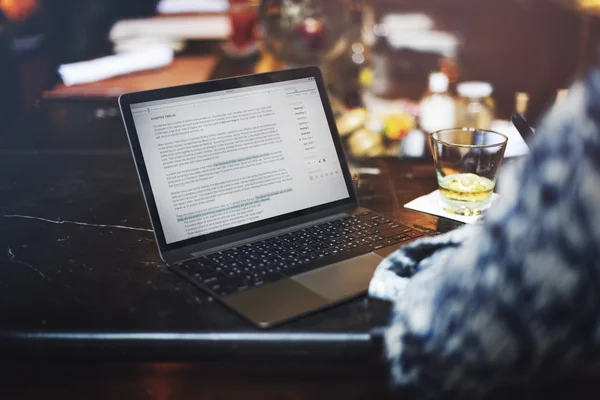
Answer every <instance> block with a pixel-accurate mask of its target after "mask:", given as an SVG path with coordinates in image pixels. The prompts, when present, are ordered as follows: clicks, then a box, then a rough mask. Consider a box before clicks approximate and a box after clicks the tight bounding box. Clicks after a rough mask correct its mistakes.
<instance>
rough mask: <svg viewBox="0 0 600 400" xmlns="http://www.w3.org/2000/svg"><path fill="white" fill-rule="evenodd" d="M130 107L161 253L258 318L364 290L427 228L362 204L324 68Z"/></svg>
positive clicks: (231, 82) (126, 116) (146, 95)
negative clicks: (394, 255) (392, 255)
mask: <svg viewBox="0 0 600 400" xmlns="http://www.w3.org/2000/svg"><path fill="white" fill-rule="evenodd" d="M119 105H120V108H121V113H122V116H123V120H124V123H125V128H126V130H127V135H128V137H129V142H130V145H131V150H132V153H133V157H134V160H135V165H136V167H137V172H138V175H139V179H140V183H141V186H142V189H143V193H144V196H145V201H146V205H147V207H148V212H149V215H150V219H151V221H152V226H153V229H154V234H155V238H156V242H157V244H158V248H159V251H160V255H161V257H162V259H163V260H164V261H165V262H166V263H167V264H168V265H169V266H170V267H172V268H173V269H174V271H176V272H177V273H178V274H180V275H182V276H183V277H184V278H186V279H188V280H189V281H191V282H192V283H193V284H195V285H196V286H198V287H199V288H202V289H204V290H205V291H207V292H208V293H210V295H212V296H214V298H216V299H218V300H219V301H221V302H222V303H223V304H225V305H226V306H227V307H229V308H231V309H232V310H234V311H236V312H237V313H238V314H240V315H241V316H243V317H245V318H246V319H247V320H248V321H250V322H252V323H253V324H255V325H256V326H258V327H262V328H269V327H272V326H274V325H277V324H280V323H282V322H284V321H287V320H290V319H292V318H296V317H299V316H302V315H305V314H308V313H311V312H314V311H317V310H320V309H323V308H326V307H330V306H332V305H334V304H337V303H340V302H343V301H346V300H349V299H351V298H354V297H357V296H360V295H362V294H364V293H365V292H366V290H367V289H368V286H369V282H370V280H371V277H372V276H373V272H374V271H375V268H376V267H377V265H378V264H379V263H380V262H381V260H382V259H383V258H384V257H385V256H387V255H388V254H390V253H391V252H393V251H394V250H396V249H398V248H399V247H401V246H403V245H405V244H406V243H408V242H410V241H412V240H415V239H416V238H418V237H420V236H423V235H424V233H423V232H419V231H416V230H414V229H411V228H410V227H408V226H405V225H402V224H400V223H397V222H395V221H392V220H389V219H387V218H385V217H383V216H381V215H378V214H376V213H375V212H372V211H370V210H367V209H364V208H361V207H359V205H358V200H357V195H356V192H355V188H354V185H353V182H352V178H351V174H350V171H349V168H348V163H347V161H346V158H345V155H344V151H343V148H342V143H341V141H340V137H339V135H338V131H337V128H336V125H335V120H334V116H333V113H332V110H331V107H330V104H329V100H328V96H327V92H326V89H325V85H324V82H323V77H322V75H321V73H320V71H319V69H318V68H316V67H307V68H299V69H292V70H285V71H278V72H272V73H266V74H258V75H249V76H242V77H235V78H230V79H223V80H216V81H209V82H203V83H197V84H191V85H185V86H177V87H169V88H163V89H157V90H150V91H143V92H136V93H129V94H124V95H123V96H121V97H120V99H119Z"/></svg>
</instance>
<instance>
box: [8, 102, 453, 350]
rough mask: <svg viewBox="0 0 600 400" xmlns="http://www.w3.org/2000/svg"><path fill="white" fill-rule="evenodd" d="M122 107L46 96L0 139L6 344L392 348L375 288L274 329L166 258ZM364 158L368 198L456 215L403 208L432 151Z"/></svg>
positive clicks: (420, 217)
mask: <svg viewBox="0 0 600 400" xmlns="http://www.w3.org/2000/svg"><path fill="white" fill-rule="evenodd" d="M98 110H103V111H102V112H101V111H98ZM111 110H112V105H110V104H108V105H107V104H95V103H86V104H79V103H68V102H53V103H49V104H41V105H40V107H38V108H37V109H31V110H28V111H27V112H26V113H25V114H24V115H23V116H22V117H21V118H19V119H18V120H17V121H16V122H15V123H14V124H13V125H12V126H11V127H10V128H9V129H6V130H5V131H4V132H3V133H2V136H1V137H0V170H2V173H1V174H0V285H1V286H2V288H1V290H0V304H2V309H3V311H2V312H1V313H0V352H2V353H3V354H4V355H5V356H12V357H17V358H23V357H38V358H39V357H47V356H48V357H51V356H54V355H57V354H60V356H61V357H63V358H64V357H77V358H82V357H83V358H85V357H105V358H109V359H110V358H117V359H128V360H135V359H138V358H144V359H157V360H159V359H160V360H181V359H200V360H201V359H208V358H211V357H221V356H223V357H234V358H237V357H245V356H252V355H261V356H277V357H285V356H300V357H310V356H317V355H318V356H319V357H357V356H360V357H363V356H364V357H378V356H379V355H380V348H379V346H378V344H377V343H378V342H377V340H374V336H376V335H373V332H374V330H375V332H376V331H377V328H379V327H382V326H384V325H385V323H386V321H387V318H388V315H389V310H390V307H389V304H387V303H385V302H381V301H377V300H373V299H368V298H367V297H363V298H359V299H356V300H354V301H350V302H347V303H345V304H342V305H339V306H336V307H333V308H331V309H329V310H326V311H323V312H319V313H316V314H312V315H309V316H306V317H304V318H301V319H298V320H295V321H292V322H290V323H287V324H284V325H282V326H281V327H278V328H276V329H271V330H269V331H261V330H258V329H256V328H254V327H253V326H251V325H250V324H249V323H247V322H246V321H244V320H243V319H242V318H240V317H239V316H237V315H235V314H233V313H232V312H230V311H228V310H227V309H225V308H224V307H223V306H222V305H221V304H219V303H218V302H217V301H215V300H214V299H212V298H211V297H210V296H208V295H207V294H205V293H204V292H202V291H201V290H198V289H197V288H195V287H193V286H192V285H191V284H189V283H187V282H186V281H184V280H183V279H181V278H180V277H178V276H177V275H176V274H174V273H173V272H172V271H171V270H170V269H169V268H168V267H166V266H165V264H164V262H163V261H162V260H161V259H160V257H159V254H158V251H157V248H156V245H155V243H154V238H153V234H152V232H151V230H150V222H149V219H148V215H147V212H146V208H145V204H144V201H143V197H142V194H141V191H140V187H139V183H138V179H137V175H136V172H135V168H134V165H133V161H132V157H131V155H130V152H129V149H128V146H127V142H126V136H125V133H124V129H123V126H122V123H121V121H120V118H119V117H118V116H116V115H112V116H111V113H113V111H114V110H112V111H111ZM99 116H100V117H99ZM355 164H356V165H357V166H359V167H360V166H363V167H373V168H378V169H379V171H380V173H379V174H378V175H368V174H362V175H361V182H360V188H359V190H358V191H359V196H360V201H361V205H362V206H364V207H368V208H371V209H373V210H375V211H378V212H381V213H382V214H384V215H386V216H391V217H394V218H396V219H399V220H402V221H408V222H409V223H410V224H411V225H417V226H418V227H421V228H427V229H441V230H448V229H452V228H454V227H456V226H457V224H455V223H453V222H450V221H446V222H444V221H441V220H439V219H438V218H436V217H432V216H428V215H424V214H419V213H415V212H412V211H409V210H407V209H404V208H403V207H402V205H403V204H404V203H406V202H407V201H410V200H411V199H413V198H415V197H416V196H418V195H422V194H425V193H427V192H429V191H431V190H433V189H434V188H435V180H434V171H433V167H432V164H431V161H430V160H403V161H401V160H392V159H378V160H370V161H361V162H356V163H355Z"/></svg>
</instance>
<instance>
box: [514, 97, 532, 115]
mask: <svg viewBox="0 0 600 400" xmlns="http://www.w3.org/2000/svg"><path fill="white" fill-rule="evenodd" d="M528 107H529V93H526V92H516V93H515V112H516V113H518V114H521V115H523V116H525V115H526V114H527V108H528Z"/></svg>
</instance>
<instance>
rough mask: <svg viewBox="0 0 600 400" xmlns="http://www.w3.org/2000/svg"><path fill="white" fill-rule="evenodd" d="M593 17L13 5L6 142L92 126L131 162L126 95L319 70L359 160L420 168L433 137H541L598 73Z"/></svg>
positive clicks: (69, 134)
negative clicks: (517, 127)
mask: <svg viewBox="0 0 600 400" xmlns="http://www.w3.org/2000/svg"><path fill="white" fill-rule="evenodd" d="M599 3H600V2H599ZM596 8H600V5H598V4H596V2H595V1H592V0H587V1H584V0H562V1H561V0H555V1H554V0H486V1H481V0H452V1H448V0H371V1H368V0H263V1H258V0H249V1H244V0H229V1H227V0H160V1H159V0H128V1H122V0H0V134H1V135H2V136H1V137H2V140H3V141H4V142H6V141H11V142H19V140H22V141H24V143H25V142H26V141H27V139H26V138H19V135H21V132H24V131H25V129H23V124H24V123H25V124H27V123H33V122H27V120H28V118H26V117H25V118H24V117H23V116H24V115H25V116H27V115H28V113H32V112H34V111H32V110H35V113H37V114H36V115H39V114H43V115H44V118H43V119H41V121H42V122H41V123H43V124H44V126H45V127H46V128H47V129H49V128H48V127H53V128H52V129H54V132H55V133H56V134H55V138H54V139H50V138H49V139H48V140H55V141H56V143H59V142H61V141H62V144H64V145H66V146H68V143H70V142H73V141H75V142H77V141H79V142H81V141H85V140H87V139H86V138H85V134H84V133H83V132H82V128H81V127H82V126H84V125H82V124H84V123H85V124H90V123H92V124H103V125H101V126H104V127H105V129H94V132H103V133H101V134H102V135H106V137H105V138H104V141H105V142H106V141H109V142H110V141H111V140H114V143H115V146H120V145H122V144H123V143H125V137H124V135H123V134H122V128H121V126H120V115H119V113H118V110H117V106H116V104H117V103H116V100H117V98H118V96H119V95H120V94H122V93H124V92H128V91H133V90H141V89H150V88H154V87H160V86H171V85H176V84H184V83H192V82H200V81H204V80H208V79H214V78H223V77H228V76H233V75H239V74H247V73H254V72H265V71H269V70H275V69H280V68H289V67H296V66H301V65H318V66H320V67H321V69H322V70H323V72H324V74H325V77H326V80H327V85H328V87H329V89H330V93H331V98H332V101H333V104H334V108H335V112H336V116H337V118H338V127H339V129H340V133H341V134H342V136H343V138H344V143H345V145H346V147H347V149H348V151H349V153H350V154H351V156H354V157H359V158H360V157H377V156H394V157H421V156H423V155H425V153H426V151H427V150H426V146H424V141H425V139H424V136H423V133H424V132H428V131H432V130H435V129H440V128H449V127H453V126H458V125H470V126H479V127H485V128H490V127H491V128H494V129H497V130H500V131H502V130H505V131H509V130H510V129H511V128H510V127H509V126H508V125H507V119H508V118H509V117H510V115H511V113H512V112H514V111H515V110H516V111H520V112H521V113H523V114H525V115H526V116H527V119H528V120H529V121H530V123H531V124H535V123H536V122H537V121H538V120H539V118H540V117H541V116H542V114H543V112H544V111H545V110H546V109H547V108H548V107H549V106H550V105H551V104H553V103H554V102H555V101H557V99H558V100H560V98H561V96H562V95H564V93H565V92H564V89H565V88H566V87H568V85H569V83H570V82H571V81H572V80H573V79H574V78H575V77H576V76H577V74H578V73H580V72H581V71H584V70H585V68H587V66H588V65H589V64H590V63H591V62H592V61H593V60H594V59H595V54H596V52H595V45H596V36H597V35H596V33H597V31H598V29H597V23H596V17H595V16H594V15H593V12H594V11H595V10H596ZM582 10H584V11H587V12H582ZM589 11H592V12H591V13H590V12H589ZM105 57H108V58H105ZM432 74H433V75H432ZM442 75H443V76H442ZM473 81H475V83H474V84H472V83H473ZM465 82H471V84H468V85H463V86H462V89H461V85H460V84H461V83H465ZM65 104H69V107H65ZM37 120H38V121H39V120H40V119H39V118H38V119H37ZM23 121H25V122H23ZM38 123H40V122H38ZM117 127H118V128H117ZM99 134H100V133H99ZM111 135H112V136H114V138H112V139H111V137H112V136H111ZM36 140H39V139H36ZM90 143H91V142H90ZM90 146H92V144H90ZM513 151H514V152H517V153H518V152H519V149H513Z"/></svg>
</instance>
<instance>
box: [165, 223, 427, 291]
mask: <svg viewBox="0 0 600 400" xmlns="http://www.w3.org/2000/svg"><path fill="white" fill-rule="evenodd" d="M420 236H423V233H421V232H418V231H415V230H413V229H411V228H409V227H407V226H405V225H402V224H400V223H397V222H394V221H391V220H389V219H387V218H384V217H382V216H380V215H377V214H374V213H371V212H364V213H361V214H358V215H353V216H348V217H344V218H341V219H336V220H333V221H329V222H326V223H323V224H319V225H315V226H311V227H308V228H304V229H299V230H297V231H294V232H291V233H287V234H284V235H281V236H275V237H272V238H269V239H265V240H261V241H257V242H253V243H249V244H245V245H241V246H238V247H234V248H231V249H227V250H223V251H219V252H217V253H213V254H209V255H207V256H203V257H199V258H196V259H193V260H188V261H184V262H182V263H178V264H175V265H174V266H175V267H177V268H178V269H179V270H180V271H182V272H184V273H185V274H186V275H188V276H189V277H191V278H193V279H195V280H196V281H198V282H199V283H201V284H202V285H204V286H206V287H208V288H210V289H211V290H213V291H214V292H216V293H217V294H219V295H221V296H225V295H228V294H232V293H236V292H240V291H244V290H248V289H250V288H253V287H258V286H262V285H264V284H267V283H270V282H275V281H278V280H280V279H283V278H285V277H290V276H294V275H298V274H301V273H303V272H308V271H311V270H313V269H316V268H320V267H323V266H325V265H329V264H333V263H336V262H339V261H343V260H346V259H349V258H353V257H356V256H358V255H361V254H366V253H369V252H371V251H373V250H377V249H381V248H383V247H387V246H392V245H394V244H396V243H402V242H407V241H410V240H413V239H415V238H418V237H420Z"/></svg>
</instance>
